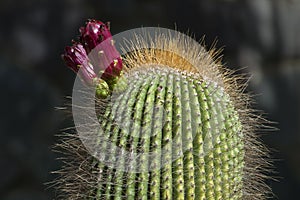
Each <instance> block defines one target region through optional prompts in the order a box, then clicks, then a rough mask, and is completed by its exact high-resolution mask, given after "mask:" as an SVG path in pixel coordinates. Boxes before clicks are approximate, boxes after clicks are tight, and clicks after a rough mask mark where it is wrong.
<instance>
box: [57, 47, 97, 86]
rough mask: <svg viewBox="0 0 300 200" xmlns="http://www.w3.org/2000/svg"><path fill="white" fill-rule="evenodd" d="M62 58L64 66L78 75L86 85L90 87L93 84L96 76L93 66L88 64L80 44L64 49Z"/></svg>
mask: <svg viewBox="0 0 300 200" xmlns="http://www.w3.org/2000/svg"><path fill="white" fill-rule="evenodd" d="M62 58H63V60H64V61H65V63H66V65H67V66H68V67H69V68H71V69H72V70H73V71H74V72H76V73H78V74H79V76H80V78H82V79H83V81H84V82H85V83H86V84H89V85H91V84H92V83H93V80H94V79H95V78H96V74H95V72H94V68H93V66H92V65H91V63H90V62H89V59H88V56H87V54H86V51H85V49H84V48H83V46H82V45H81V44H80V43H74V44H73V46H71V47H69V46H68V47H66V48H65V53H64V54H63V55H62Z"/></svg>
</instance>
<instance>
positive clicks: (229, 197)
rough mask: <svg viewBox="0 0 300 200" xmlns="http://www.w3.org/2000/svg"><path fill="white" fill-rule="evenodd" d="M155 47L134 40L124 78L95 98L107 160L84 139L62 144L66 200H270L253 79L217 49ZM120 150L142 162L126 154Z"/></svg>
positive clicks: (159, 42)
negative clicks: (230, 66)
mask: <svg viewBox="0 0 300 200" xmlns="http://www.w3.org/2000/svg"><path fill="white" fill-rule="evenodd" d="M153 41H154V42H153V44H155V45H156V46H155V47H153V49H151V48H150V49H149V48H148V47H146V46H143V38H137V39H136V41H131V43H130V45H131V46H130V45H129V51H127V52H130V53H128V54H126V55H125V56H124V58H123V61H124V62H123V64H124V68H123V69H124V70H123V71H122V76H121V77H118V78H117V79H116V80H114V84H115V85H108V87H109V89H110V90H111V89H112V88H113V90H112V91H108V90H107V88H108V87H107V86H106V85H102V86H103V88H104V89H105V91H103V90H102V89H101V88H96V89H98V90H96V95H97V94H98V96H100V97H103V98H106V99H105V100H103V101H102V100H101V99H100V100H99V101H98V100H97V101H96V103H97V105H96V106H98V107H99V108H100V111H99V112H98V120H99V122H100V123H99V124H100V127H101V129H102V130H103V132H99V133H98V135H97V137H98V138H99V139H97V141H96V145H97V147H99V152H97V153H99V154H101V155H102V156H103V157H104V159H105V160H106V162H102V161H99V160H98V159H97V158H95V157H93V156H92V155H90V154H89V152H88V151H87V150H86V149H85V146H84V145H83V144H82V143H81V141H80V140H79V138H78V137H77V136H76V135H75V138H74V135H71V136H70V135H69V136H70V137H68V138H67V139H64V140H63V142H62V144H61V145H59V146H60V147H61V148H62V149H63V150H61V151H62V152H64V153H65V154H66V156H65V157H66V158H65V160H67V161H68V162H66V166H65V168H64V169H62V170H60V171H59V172H58V173H59V174H60V175H61V178H60V179H59V181H58V183H59V184H58V185H59V186H60V189H61V191H62V194H61V197H62V199H70V200H77V199H78V200H82V199H84V200H102V199H103V200H106V199H110V200H123V199H124V200H125V199H127V200H135V199H137V200H150V199H151V200H158V199H164V200H172V199H174V200H218V199H225V200H261V199H265V198H266V197H268V195H269V194H271V192H270V188H268V186H267V185H266V184H265V182H264V180H265V179H266V178H268V177H267V176H266V175H265V173H266V172H268V171H269V169H270V164H269V160H268V150H267V149H266V147H265V146H264V145H262V144H261V142H260V141H259V140H258V139H257V138H258V136H257V134H256V132H257V130H259V128H260V127H261V126H262V124H264V123H265V121H264V120H263V119H262V117H261V116H259V115H257V113H256V112H255V111H254V110H252V109H251V108H249V104H250V103H251V98H250V97H249V95H248V94H245V93H244V89H245V87H246V85H245V84H243V83H241V80H246V79H244V78H243V77H241V76H235V75H233V72H232V71H230V70H226V69H224V68H223V66H222V65H221V64H220V62H219V58H218V57H217V56H218V52H216V51H215V50H214V49H212V50H210V51H206V50H205V49H204V48H203V47H202V46H200V45H199V44H190V43H189V42H187V41H185V40H184V39H182V38H180V36H178V38H176V37H175V38H169V37H168V36H167V35H158V37H157V38H154V39H153ZM134 45H136V46H134ZM130 48H132V49H130ZM135 49H139V50H135ZM182 55H183V56H182ZM83 95H84V94H83ZM97 126H98V124H97ZM100 138H101V139H100ZM117 147H118V148H119V149H118V148H117ZM120 149H121V150H123V151H126V152H130V153H132V155H134V154H139V155H140V156H139V157H138V158H136V159H134V158H133V157H125V156H122V155H123V154H121V151H120ZM151 152H152V153H153V152H155V154H154V155H153V157H149V156H147V153H151ZM120 155H121V156H120ZM108 161H109V162H108ZM59 197H60V196H59ZM59 197H58V198H59Z"/></svg>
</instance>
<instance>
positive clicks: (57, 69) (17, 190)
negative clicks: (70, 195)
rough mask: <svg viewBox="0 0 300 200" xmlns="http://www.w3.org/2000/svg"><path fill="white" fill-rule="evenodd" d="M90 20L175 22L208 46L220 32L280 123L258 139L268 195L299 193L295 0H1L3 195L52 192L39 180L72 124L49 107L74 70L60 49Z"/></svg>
mask: <svg viewBox="0 0 300 200" xmlns="http://www.w3.org/2000/svg"><path fill="white" fill-rule="evenodd" d="M88 18H96V19H100V20H103V21H111V27H112V33H113V34H116V33H118V32H121V31H125V30H128V29H131V28H137V27H141V26H161V27H166V28H174V27H175V24H176V26H177V27H178V29H179V30H180V31H184V32H185V31H187V30H189V31H190V32H191V33H194V34H195V36H196V38H197V39H198V40H200V39H201V37H202V36H203V35H204V34H205V35H206V39H205V41H206V44H207V45H208V46H209V45H210V44H212V43H213V41H214V40H215V39H216V38H217V39H218V47H225V50H224V52H223V53H224V62H226V65H227V66H229V67H230V68H232V69H239V68H241V67H245V66H246V67H248V68H246V69H245V70H244V71H245V72H250V73H251V74H252V79H251V81H250V85H249V90H250V91H253V92H254V93H256V94H259V95H258V96H256V100H257V103H258V105H257V107H258V108H260V109H262V110H264V111H265V112H266V113H268V115H267V118H268V119H269V120H271V121H275V122H278V124H277V125H276V127H277V128H278V129H280V130H279V131H276V132H273V133H271V134H268V135H264V136H263V137H262V138H263V141H264V143H265V144H267V145H268V146H269V147H270V148H272V149H275V150H274V151H273V153H272V156H273V158H275V159H276V161H275V170H276V171H277V174H275V175H276V176H278V177H281V178H280V179H279V181H269V182H268V184H269V185H270V187H271V188H272V189H273V191H274V193H275V195H276V196H275V197H274V199H289V200H290V199H300V198H299V196H300V130H299V129H300V119H299V118H300V117H299V116H300V89H299V88H298V87H299V86H300V1H299V0H184V1H178V0H165V1H161V0H151V1H150V0H144V1H140V0H86V1H84V0H52V1H46V0H24V1H16V0H1V1H0V25H1V26H0V30H1V31H0V44H1V45H0V52H1V53H0V86H1V88H2V89H3V90H2V92H0V95H1V96H0V97H1V98H0V108H1V112H0V113H1V114H0V117H1V118H0V134H1V139H0V199H1V200H48V199H55V190H53V189H51V188H50V189H46V188H47V185H45V183H46V182H49V181H51V180H53V178H54V176H53V175H51V174H50V173H49V172H51V171H53V170H56V169H59V167H60V162H59V161H57V160H56V159H57V154H54V153H53V152H52V151H51V146H53V144H54V143H55V141H56V140H57V138H56V137H55V134H58V133H59V132H60V129H62V128H64V127H66V126H68V125H70V124H71V122H70V120H66V119H65V117H64V115H63V114H62V113H61V112H58V111H56V110H55V109H54V107H56V106H62V105H63V103H64V101H65V100H64V97H65V96H67V95H71V92H72V86H73V80H74V78H75V75H74V74H73V73H72V72H71V71H70V70H69V69H67V68H66V67H65V66H64V64H63V62H62V61H61V59H60V54H61V53H62V52H63V49H64V46H66V45H69V44H70V41H71V39H72V38H75V37H76V36H77V35H78V28H79V26H82V25H83V24H84V22H85V21H86V19H88Z"/></svg>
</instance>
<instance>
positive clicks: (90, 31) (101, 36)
mask: <svg viewBox="0 0 300 200" xmlns="http://www.w3.org/2000/svg"><path fill="white" fill-rule="evenodd" d="M109 29H110V27H109V23H106V24H105V23H103V22H101V21H97V20H89V21H88V22H87V24H86V26H85V27H81V28H80V29H79V31H80V34H81V35H80V38H79V39H80V42H81V43H82V44H83V46H84V48H85V49H86V51H87V53H90V52H91V51H92V49H94V48H95V47H96V46H97V45H98V44H100V43H101V42H102V41H104V40H106V39H107V38H111V37H112V36H111V33H110V30H109Z"/></svg>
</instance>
